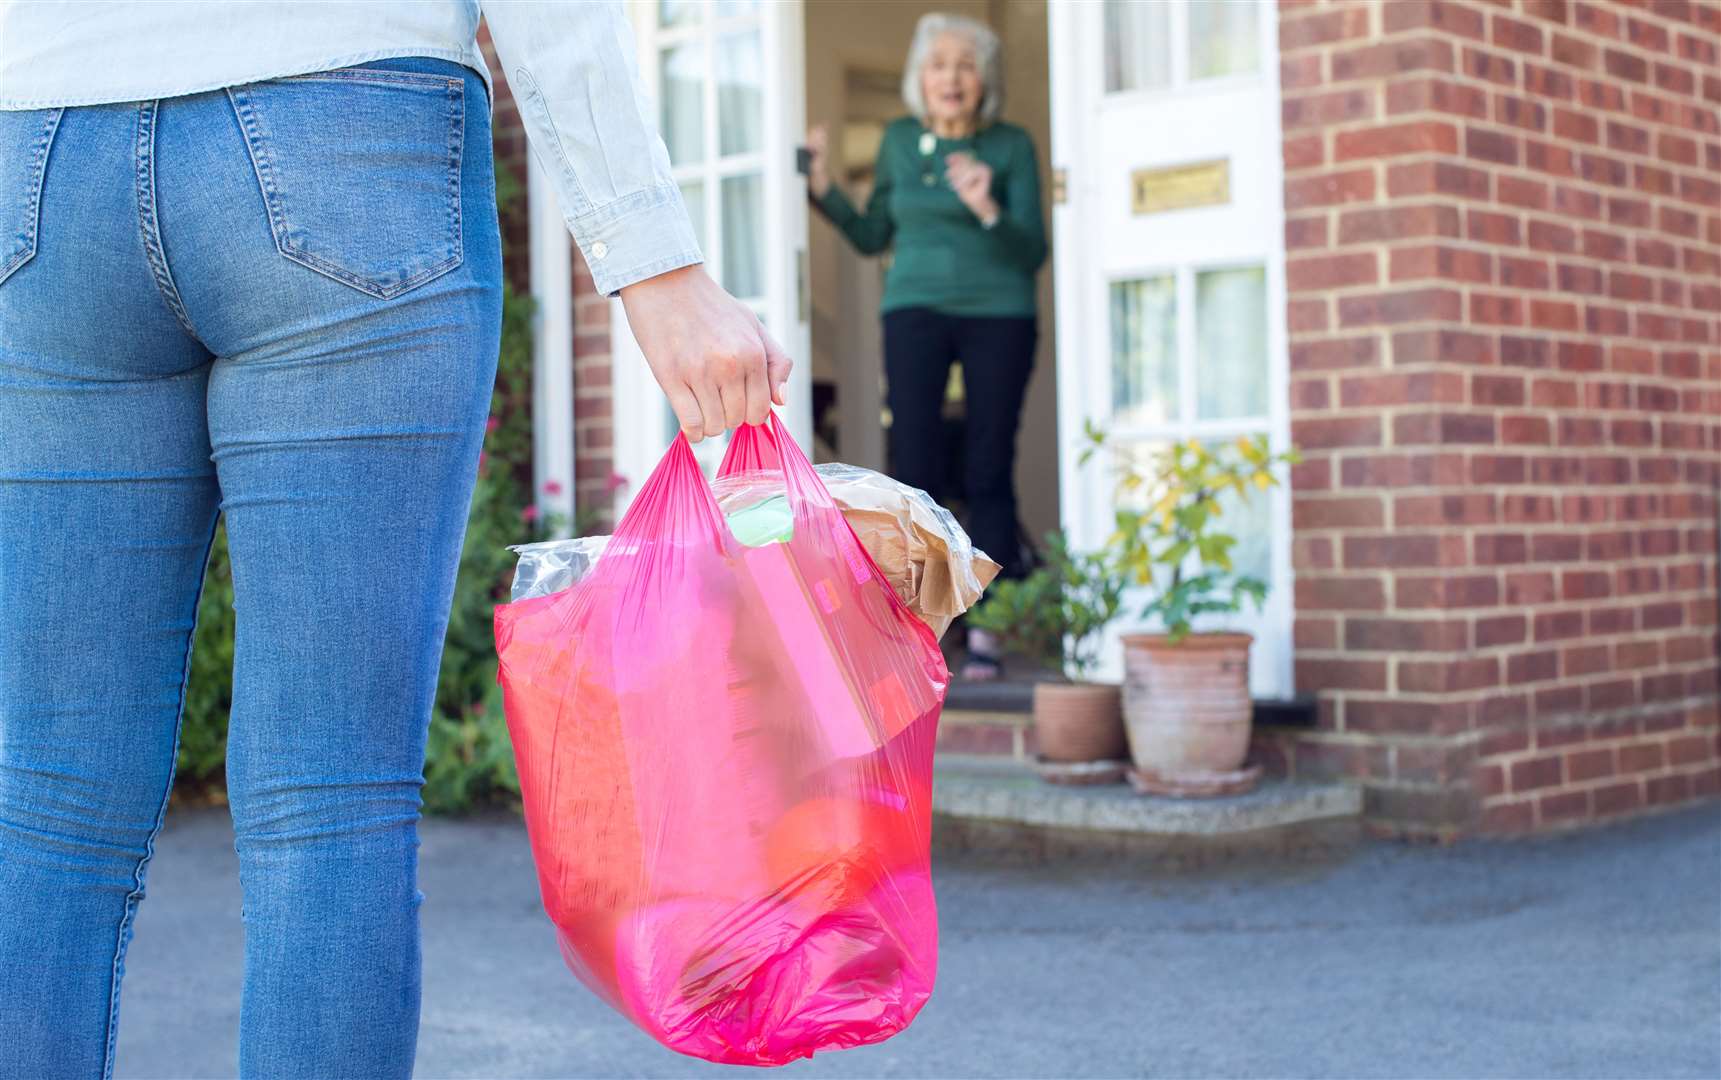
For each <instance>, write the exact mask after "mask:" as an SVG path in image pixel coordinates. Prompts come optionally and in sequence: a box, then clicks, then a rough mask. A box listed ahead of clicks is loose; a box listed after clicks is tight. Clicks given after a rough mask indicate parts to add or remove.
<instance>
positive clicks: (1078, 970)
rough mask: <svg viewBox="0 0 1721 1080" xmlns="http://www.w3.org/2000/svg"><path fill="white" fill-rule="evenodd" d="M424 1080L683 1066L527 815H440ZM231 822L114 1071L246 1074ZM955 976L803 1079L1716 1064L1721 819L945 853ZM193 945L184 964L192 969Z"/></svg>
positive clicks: (185, 883)
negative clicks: (582, 926)
mask: <svg viewBox="0 0 1721 1080" xmlns="http://www.w3.org/2000/svg"><path fill="white" fill-rule="evenodd" d="M423 836H424V847H423V861H424V872H423V881H422V885H423V888H424V891H425V892H426V894H427V895H428V899H427V901H426V903H425V906H424V909H423V917H424V930H425V980H426V981H425V994H424V1020H423V1028H422V1035H421V1038H420V1044H419V1057H418V1076H420V1077H421V1078H428V1077H575V1076H579V1077H589V1076H605V1077H608V1076H627V1077H648V1076H650V1077H657V1076H663V1077H673V1076H705V1075H716V1074H718V1073H725V1072H727V1073H732V1074H734V1075H738V1076H739V1075H750V1076H758V1075H759V1073H757V1072H744V1071H743V1070H735V1069H730V1070H725V1069H720V1068H718V1067H715V1066H709V1065H706V1064H704V1063H702V1062H695V1061H691V1060H689V1059H685V1058H681V1057H678V1056H676V1055H674V1054H672V1053H670V1052H669V1051H666V1050H663V1049H661V1048H659V1047H658V1046H657V1045H656V1044H654V1043H653V1042H651V1041H650V1040H649V1039H648V1038H646V1037H645V1036H644V1035H642V1034H640V1033H638V1032H637V1031H635V1030H633V1029H632V1028H631V1027H629V1026H628V1025H627V1024H626V1023H625V1022H623V1021H622V1020H620V1019H618V1018H617V1017H616V1016H615V1015H613V1014H611V1013H610V1012H608V1011H607V1010H606V1009H605V1008H604V1007H603V1006H601V1005H599V1004H598V1003H597V1001H596V1000H595V999H593V998H592V997H591V996H590V995H589V994H588V993H587V992H586V991H585V990H584V989H583V988H582V987H581V986H580V985H579V984H578V983H576V982H575V980H574V978H573V977H572V976H571V975H570V974H568V972H567V971H565V970H564V969H563V967H562V962H561V959H560V957H559V956H558V954H557V950H556V947H555V944H554V940H553V937H552V934H551V932H550V929H549V926H548V924H547V922H546V921H545V920H544V918H543V915H542V913H541V911H540V909H539V906H538V896H537V886H536V881H535V879H534V877H533V874H532V868H531V863H530V857H529V854H528V851H527V848H526V842H525V833H524V831H523V830H522V829H521V828H520V826H519V825H518V824H515V823H511V822H506V821H498V820H490V821H477V822H472V821H468V822H447V821H431V822H428V823H426V825H425V826H424V829H423ZM235 874H236V865H235V860H234V856H233V850H232V834H231V831H230V828H229V826H228V823H227V818H226V815H225V812H224V811H219V810H217V811H213V812H211V811H193V812H181V813H179V814H177V815H176V816H173V817H172V818H171V819H170V820H169V822H168V827H167V829H166V831H165V832H164V833H163V835H162V839H161V843H160V845H159V847H158V849H157V859H156V862H155V863H154V864H153V868H152V871H151V873H150V878H149V889H150V891H149V898H148V900H146V901H145V903H144V904H143V907H142V909H141V911H140V914H139V919H138V924H137V937H136V940H135V941H134V943H133V945H132V949H131V952H130V954H129V959H128V965H127V966H128V973H127V976H126V982H125V992H124V999H123V1010H122V1017H121V1023H120V1035H119V1075H120V1076H121V1077H204V1076H230V1075H232V1073H233V1065H232V1062H233V1061H234V1059H235V1049H234V1047H235V1039H236V1032H235V1025H236V1022H237V1017H238V992H239V970H240V942H241V938H240V935H241V924H240V922H239V894H238V887H237V884H236V881H235ZM938 887H939V900H940V908H941V914H942V923H943V952H942V954H941V961H940V968H941V970H940V980H941V981H940V984H939V989H938V992H937V993H936V994H935V995H934V997H933V1000H932V1002H931V1003H930V1004H929V1005H928V1006H927V1008H926V1010H925V1011H924V1012H923V1013H922V1014H921V1018H920V1020H919V1021H918V1022H917V1023H916V1024H915V1026H914V1027H913V1028H912V1029H910V1030H909V1031H907V1032H905V1033H904V1034H902V1035H900V1036H899V1037H897V1038H896V1039H894V1040H892V1041H890V1042H888V1043H885V1044H884V1045H882V1046H878V1047H871V1048H866V1049H861V1050H853V1051H848V1052H844V1053H836V1054H832V1055H828V1056H823V1057H821V1058H819V1059H817V1060H815V1061H812V1062H800V1063H797V1064H796V1065H795V1066H791V1067H790V1068H789V1069H787V1070H785V1073H786V1075H790V1076H800V1077H820V1076H830V1077H860V1076H869V1077H870V1076H878V1077H884V1076H890V1077H970V1076H972V1077H981V1076H988V1077H990V1076H1000V1077H1004V1076H1007V1077H1054V1076H1055V1077H1066V1076H1104V1077H1123V1076H1142V1077H1146V1076H1152V1077H1172V1076H1175V1077H1305V1076H1307V1077H1609V1078H1617V1077H1633V1078H1635V1077H1644V1078H1648V1077H1657V1078H1659V1077H1688V1076H1689V1077H1715V1076H1721V1019H1718V1018H1721V810H1718V809H1717V808H1716V807H1714V806H1710V807H1706V808H1701V809H1698V810H1693V811H1687V812H1684V813H1681V814H1679V815H1677V816H1673V817H1665V818H1659V819H1652V820H1647V821H1640V822H1636V823H1631V824H1627V825H1624V826H1616V827H1614V828H1611V829H1608V830H1604V831H1601V832H1593V833H1588V834H1582V835H1577V836H1571V837H1564V838H1554V839H1548V840H1539V841H1532V842H1523V843H1512V844H1486V843H1477V844H1472V845H1469V846H1460V847H1458V848H1456V849H1446V850H1440V849H1428V848H1410V847H1402V846H1398V845H1387V844H1381V845H1372V846H1369V847H1366V848H1364V849H1363V850H1362V851H1361V853H1359V854H1358V855H1356V856H1354V857H1352V858H1351V859H1350V860H1349V861H1347V862H1345V863H1343V864H1341V865H1336V866H1318V867H1316V866H1305V867H1300V868H1293V869H1278V870H1270V871H1269V870H1262V869H1233V870H1231V871H1227V872H1225V873H1223V874H1208V875H1205V876H1201V877H1190V876H1184V877H1163V876H1161V877H1150V876H1141V875H1138V874H1131V873H1130V872H1129V870H1128V868H1127V867H1111V868H1109V869H1105V870H1097V869H1091V868H1090V869H1085V870H1081V871H1070V870H1067V869H1066V870H1058V869H1048V868H1045V867H1027V866H1008V865H1000V864H981V863H976V862H947V863H946V864H945V865H943V866H942V867H941V868H940V871H939V875H938ZM188 958H194V959H192V960H190V961H189V962H188Z"/></svg>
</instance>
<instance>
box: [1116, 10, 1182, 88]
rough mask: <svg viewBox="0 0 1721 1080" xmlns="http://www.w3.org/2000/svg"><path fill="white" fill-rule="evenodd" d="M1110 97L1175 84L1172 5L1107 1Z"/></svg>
mask: <svg viewBox="0 0 1721 1080" xmlns="http://www.w3.org/2000/svg"><path fill="white" fill-rule="evenodd" d="M1105 54H1106V93H1108V94H1113V93H1117V92H1118V91H1120V90H1149V89H1154V88H1157V87H1162V86H1166V85H1168V84H1169V83H1170V82H1171V5H1170V4H1168V3H1166V2H1164V0H1105Z"/></svg>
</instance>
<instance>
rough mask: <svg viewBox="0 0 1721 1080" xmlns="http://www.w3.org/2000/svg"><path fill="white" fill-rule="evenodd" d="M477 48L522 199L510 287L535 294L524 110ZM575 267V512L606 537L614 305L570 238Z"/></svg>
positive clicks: (511, 239)
mask: <svg viewBox="0 0 1721 1080" xmlns="http://www.w3.org/2000/svg"><path fill="white" fill-rule="evenodd" d="M478 44H479V47H480V48H481V49H483V51H484V59H485V62H486V63H487V64H488V65H489V68H490V73H491V75H492V77H493V78H494V79H495V83H496V111H495V117H494V121H493V124H492V129H491V134H492V136H493V144H494V147H495V155H496V164H497V168H498V170H501V169H506V170H507V171H509V172H510V173H512V174H513V176H514V179H515V180H516V181H517V182H518V183H519V185H520V191H521V193H522V197H521V200H520V202H519V204H518V205H517V206H516V207H515V212H514V213H512V214H509V215H506V216H505V217H504V218H503V219H502V222H501V226H502V241H503V252H504V257H503V263H504V266H503V270H504V273H505V274H506V275H507V279H508V282H509V284H511V285H512V286H513V287H514V289H515V290H516V291H518V292H520V293H522V294H526V293H530V291H531V288H532V274H531V256H530V244H531V240H530V237H529V235H528V231H527V214H526V207H525V199H524V193H525V190H526V164H527V161H528V160H529V159H528V155H529V154H530V153H531V150H530V149H529V147H528V146H527V144H526V130H525V126H524V124H523V122H522V121H521V119H520V110H519V108H518V107H517V106H516V105H515V103H514V95H513V93H512V92H511V91H510V90H509V88H508V81H507V77H506V71H505V69H504V68H503V66H502V61H501V59H500V58H499V57H497V55H496V47H495V45H494V44H493V43H492V42H491V40H490V28H489V27H488V26H487V25H485V24H484V23H483V22H482V21H481V22H480V23H479V27H478ZM568 246H569V247H570V248H571V249H572V254H573V260H574V288H573V305H574V355H573V358H572V362H573V365H574V452H575V457H574V472H575V474H576V476H575V487H574V498H575V503H576V505H577V506H578V507H579V508H580V509H581V510H585V511H590V512H592V513H594V514H595V515H596V523H595V526H594V527H595V528H596V529H597V531H600V532H607V531H608V530H609V529H610V528H611V527H612V526H613V524H614V522H613V518H612V515H611V513H610V507H611V505H612V499H611V486H610V477H611V475H612V474H613V473H614V471H615V449H614V448H615V438H614V428H613V425H612V422H611V400H612V399H611V391H610V314H609V303H608V302H607V301H606V300H604V298H603V297H600V296H599V295H598V294H597V290H596V289H595V288H594V287H593V285H592V275H591V272H590V270H588V269H587V268H586V265H585V260H584V259H583V258H582V257H581V255H580V249H579V247H578V246H576V245H575V244H574V243H573V240H572V238H571V237H570V238H569V241H568Z"/></svg>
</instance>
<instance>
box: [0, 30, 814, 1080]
mask: <svg viewBox="0 0 1721 1080" xmlns="http://www.w3.org/2000/svg"><path fill="white" fill-rule="evenodd" d="M294 8H295V5H282V4H242V5H206V4H179V3H159V4H140V5H117V4H111V5H110V4H97V5H85V4H37V3H13V4H10V5H0V39H3V40H5V42H6V49H5V52H4V54H3V55H0V1078H6V1080H12V1078H30V1080H38V1078H50V1077H53V1078H57V1077H86V1076H101V1077H107V1076H110V1075H111V1074H112V1071H113V1064H114V1063H113V1052H114V1044H115V1035H116V1030H117V1027H116V1025H117V1021H118V1012H119V1001H120V980H121V975H122V973H123V971H124V965H125V952H126V945H127V942H128V941H129V940H130V938H131V935H132V927H133V920H134V919H135V917H136V913H137V909H138V904H139V902H140V901H141V900H142V898H143V896H144V882H145V875H146V870H147V867H148V864H149V860H150V855H151V851H152V849H153V845H154V841H155V837H156V835H157V833H158V831H159V830H160V828H161V825H162V819H163V814H164V812H165V807H166V803H167V797H168V791H169V788H170V786H171V783H172V779H173V765H174V760H175V756H176V753H177V745H178V731H179V723H180V715H181V708H182V702H183V696H184V690H185V683H186V677H187V670H188V660H189V653H190V647H191V641H192V636H193V631H194V622H195V615H196V611H197V606H198V592H199V589H200V586H201V582H202V580H203V573H204V565H205V561H206V559H207V556H208V551H209V544H210V540H211V537H212V535H213V533H214V530H215V526H216V521H217V519H218V517H224V518H225V519H226V523H227V534H228V538H229V543H230V546H231V552H232V564H233V584H234V593H235V609H236V615H237V625H238V630H237V642H236V656H235V660H234V690H233V709H232V716H231V723H230V729H229V737H228V756H227V783H228V796H229V799H230V802H231V806H232V815H233V823H234V829H235V834H236V837H237V845H236V846H237V849H238V854H239V863H240V876H241V881H242V884H243V890H244V907H243V919H244V925H245V988H244V996H243V1000H242V1003H241V1008H240V1041H239V1071H240V1073H241V1074H242V1075H245V1076H271V1077H274V1076H362V1077H393V1076H408V1075H410V1073H411V1071H412V1063H413V1055H414V1049H415V1044H416V1039H417V1031H418V1013H419V936H418V934H419V931H418V909H419V905H420V903H421V902H422V901H423V899H424V896H423V894H422V893H421V892H419V891H418V888H417V878H416V874H417V848H418V837H417V831H416V822H417V820H418V816H419V807H420V800H419V789H420V786H421V784H422V782H423V766H424V752H425V738H426V732H427V728H428V724H429V717H430V709H431V700H432V696H433V693H434V690H435V686H436V675H437V666H438V662H439V659H440V655H441V648H442V639H443V634H444V631H445V628H446V623H447V618H448V611H449V605H450V603H451V599H452V595H453V589H454V577H455V567H456V562H457V559H458V555H459V551H460V546H461V539H462V533H463V530H464V527H465V522H466V515H467V510H468V506H469V501H470V497H471V493H472V487H473V480H474V475H475V471H476V465H477V459H478V452H479V447H480V444H481V442H482V438H483V433H484V424H485V419H486V416H487V413H488V411H489V407H490V398H491V389H492V385H491V384H492V379H493V377H494V374H495V368H496V358H497V348H498V340H499V334H500V320H501V306H502V270H501V250H500V236H499V233H498V228H497V220H496V203H495V187H494V174H493V171H492V169H493V164H492V159H491V141H490V119H491V97H490V93H491V87H490V75H489V72H488V70H487V69H486V67H485V65H484V61H483V59H482V56H481V54H480V53H479V52H478V50H477V47H476V44H475V43H474V34H475V30H476V26H477V20H478V15H479V10H478V6H477V4H476V3H471V2H466V3H462V2H456V0H449V2H447V3H370V4H323V5H317V6H316V8H315V9H314V11H313V12H312V13H311V14H309V15H307V14H306V13H305V11H304V10H303V9H300V10H297V11H295V10H293V9H294ZM485 12H486V14H487V15H488V16H489V21H490V27H491V34H492V37H493V39H494V41H495V44H496V46H497V49H498V53H499V55H500V57H501V59H502V61H503V63H504V65H505V66H506V68H507V70H508V72H509V77H510V82H511V85H512V86H513V89H514V92H515V94H516V95H517V97H518V99H519V100H520V102H521V105H522V112H523V115H524V116H525V117H526V118H527V122H528V136H529V138H530V141H531V145H532V147H533V151H534V153H535V154H536V155H537V156H538V158H539V160H540V162H541V163H542V164H543V165H544V167H545V169H546V173H547V174H548V175H549V176H551V177H552V178H553V182H554V183H555V184H556V185H557V191H558V195H559V196H560V199H561V205H562V208H563V211H564V213H565V214H566V216H567V220H568V224H569V227H570V231H571V232H572V234H573V237H574V239H575V240H576V241H578V242H579V244H580V246H581V248H582V250H583V252H584V254H585V258H586V261H587V263H588V265H590V266H591V268H592V271H593V276H594V278H595V280H596V281H597V284H598V287H599V289H600V290H602V291H603V292H604V293H606V294H618V293H619V295H620V296H621V298H622V300H623V303H624V305H625V307H626V309H627V313H628V317H629V323H630V325H631V326H632V327H633V329H634V332H635V334H636V335H637V336H638V337H639V338H640V344H641V346H642V348H643V351H644V353H645V356H646V358H647V360H648V362H649V363H650V364H651V366H652V368H653V371H654V373H655V374H656V376H657V378H658V380H659V382H660V384H661V385H662V386H663V387H664V389H665V392H666V393H667V394H668V395H669V397H670V400H671V402H672V404H673V405H674V407H675V408H676V411H677V413H678V415H679V416H680V417H681V419H682V422H683V426H684V429H685V430H686V431H687V432H688V434H689V436H690V437H692V438H695V439H697V438H700V437H701V436H703V435H707V434H714V433H717V432H720V431H723V430H725V429H727V428H731V427H734V426H736V425H738V424H739V423H741V422H743V421H754V422H757V421H759V420H762V419H763V418H764V416H765V413H766V411H767V410H768V409H769V406H770V402H771V401H772V400H777V401H779V402H780V401H781V395H780V389H779V387H780V384H781V382H782V380H783V378H784V377H785V376H786V375H787V371H788V366H789V365H788V361H787V359H786V358H784V357H783V356H782V354H781V351H780V350H779V349H778V348H777V347H776V346H775V344H774V343H773V342H771V340H770V339H769V338H768V337H767V336H766V334H765V333H764V331H763V330H762V328H761V327H760V326H759V323H758V321H757V320H756V319H755V318H754V317H753V316H752V314H751V313H750V312H749V311H748V310H747V309H746V308H745V307H744V306H742V305H740V304H738V303H737V302H735V301H734V300H732V299H731V298H730V297H729V296H727V295H726V294H725V293H723V292H722V290H721V289H720V288H718V287H717V286H716V285H715V284H714V283H713V282H712V281H711V279H710V278H709V277H708V276H706V274H705V273H704V271H703V270H702V269H701V267H700V266H699V262H700V255H699V251H698V248H697V245H696V243H695V242H694V239H693V231H692V227H691V225H690V224H689V222H688V220H687V215H686V212H685V210H684V209H683V207H682V205H681V202H680V196H679V192H678V190H677V189H676V187H675V183H674V180H673V178H672V177H671V175H670V173H669V165H668V160H667V155H666V153H665V151H664V149H663V145H662V143H661V141H660V140H659V139H658V138H657V135H656V133H655V132H654V131H653V130H652V128H651V125H650V123H649V121H648V120H646V119H645V113H644V111H643V109H642V108H641V107H640V105H639V103H638V86H637V81H636V76H635V73H634V71H633V67H632V63H633V61H632V57H631V55H629V49H630V48H631V46H630V45H629V44H628V31H627V27H626V23H625V20H624V19H623V16H622V15H621V13H620V12H619V11H618V10H617V8H616V6H615V5H611V4H577V5H503V6H500V7H499V8H497V9H495V10H491V9H489V8H486V9H485Z"/></svg>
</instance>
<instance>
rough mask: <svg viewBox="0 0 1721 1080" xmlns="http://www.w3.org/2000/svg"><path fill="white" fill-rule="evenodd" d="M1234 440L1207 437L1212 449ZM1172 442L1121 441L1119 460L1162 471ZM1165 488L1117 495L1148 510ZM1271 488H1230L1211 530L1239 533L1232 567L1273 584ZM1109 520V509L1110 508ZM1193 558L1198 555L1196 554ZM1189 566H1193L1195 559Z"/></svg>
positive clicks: (1247, 611)
mask: <svg viewBox="0 0 1721 1080" xmlns="http://www.w3.org/2000/svg"><path fill="white" fill-rule="evenodd" d="M1229 443H1230V440H1223V441H1215V440H1205V445H1206V446H1207V448H1208V449H1209V450H1221V452H1224V451H1223V447H1224V446H1225V445H1227V444H1229ZM1169 447H1170V444H1169V443H1167V442H1164V441H1161V440H1154V441H1151V442H1150V441H1145V440H1143V441H1134V442H1128V443H1123V444H1120V445H1119V447H1118V451H1119V454H1120V458H1121V460H1119V461H1118V464H1120V465H1121V464H1128V465H1130V466H1133V467H1134V468H1136V469H1137V470H1140V471H1142V472H1145V473H1146V474H1148V475H1149V476H1156V475H1158V470H1159V466H1160V464H1161V461H1162V459H1161V458H1160V455H1161V454H1164V453H1165V451H1166V450H1167V449H1168V448H1169ZM1164 491H1165V487H1164V485H1163V484H1152V483H1150V484H1149V485H1147V486H1145V487H1143V488H1140V489H1138V490H1137V491H1134V492H1124V493H1119V494H1118V495H1117V501H1118V504H1119V505H1120V506H1122V507H1125V508H1129V509H1136V510H1144V509H1146V508H1148V507H1150V506H1152V505H1153V504H1154V503H1155V502H1156V501H1158V499H1159V497H1160V495H1162V494H1163V493H1164ZM1270 499H1271V495H1270V493H1269V492H1265V491H1261V490H1258V489H1257V488H1255V487H1253V486H1251V487H1250V488H1249V495H1248V498H1247V499H1240V498H1239V497H1238V495H1237V494H1236V492H1233V491H1226V492H1224V493H1222V494H1221V495H1220V496H1219V517H1218V519H1217V520H1216V521H1213V522H1212V523H1211V524H1209V525H1208V530H1209V531H1210V532H1221V533H1224V534H1225V535H1226V536H1230V537H1235V538H1236V541H1237V542H1236V543H1235V544H1233V545H1232V546H1231V569H1232V571H1233V572H1235V573H1238V574H1243V575H1247V576H1249V577H1254V578H1259V579H1260V580H1262V581H1265V582H1267V583H1268V584H1269V585H1271V584H1272V577H1271V573H1272V568H1273V561H1272V555H1273V538H1272V505H1271V502H1270ZM1108 520H1109V511H1108ZM1190 558H1191V560H1193V559H1194V556H1193V555H1192V556H1191V557H1190ZM1189 567H1190V568H1191V569H1193V567H1194V563H1193V561H1191V563H1190V564H1189ZM1240 614H1242V615H1254V614H1255V607H1254V604H1253V603H1251V602H1248V601H1245V603H1244V608H1243V611H1242V612H1241V613H1240ZM1232 618H1233V617H1232V616H1226V615H1217V616H1212V617H1211V621H1209V622H1205V623H1204V622H1202V621H1199V620H1198V621H1197V623H1196V626H1197V628H1202V627H1204V626H1205V627H1207V628H1213V627H1215V626H1219V625H1224V624H1225V621H1226V620H1228V619H1232Z"/></svg>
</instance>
